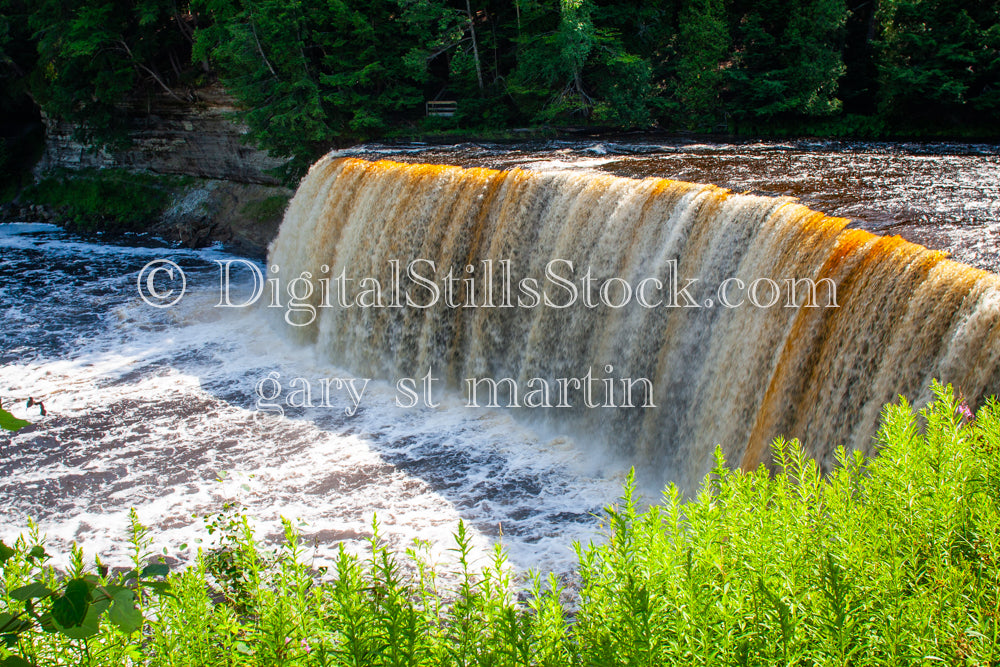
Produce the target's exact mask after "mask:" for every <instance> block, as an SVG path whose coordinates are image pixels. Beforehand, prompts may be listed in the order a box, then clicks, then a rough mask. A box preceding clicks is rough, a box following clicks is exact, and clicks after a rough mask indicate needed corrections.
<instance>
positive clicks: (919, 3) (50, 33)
mask: <svg viewBox="0 0 1000 667" xmlns="http://www.w3.org/2000/svg"><path fill="white" fill-rule="evenodd" d="M216 79H217V80H219V81H221V82H222V83H223V85H225V86H226V87H227V88H228V89H229V91H230V92H231V93H233V94H234V95H235V96H236V98H237V100H238V101H239V102H240V103H241V105H242V107H243V109H244V111H243V120H244V121H245V123H246V124H247V126H248V127H249V129H250V134H251V138H252V139H253V140H255V141H256V142H257V143H258V144H260V145H261V146H263V147H265V148H267V149H269V150H271V151H272V152H274V153H276V154H281V155H293V156H297V157H299V158H300V159H301V160H308V159H310V158H311V157H312V156H313V155H315V154H316V153H317V152H318V151H320V150H322V149H324V148H327V147H329V146H330V145H333V144H336V143H343V142H346V141H351V140H356V139H361V138H369V137H373V136H380V135H384V134H387V133H397V134H398V133H412V132H423V131H428V130H447V129H459V130H462V129H465V130H468V129H474V130H483V129H509V128H516V127H523V126H533V125H534V126H537V125H546V124H548V125H562V126H566V125H573V126H578V125H597V126H602V127H609V128H619V129H631V128H649V127H659V128H662V129H667V130H695V131H712V130H725V131H730V132H737V133H755V134H756V133H768V134H782V133H795V134H801V133H826V134H853V135H860V136H887V135H894V134H895V135H898V134H907V135H938V136H943V135H949V136H955V137H960V136H993V135H995V134H996V129H997V128H998V127H1000V123H998V122H997V121H998V120H1000V1H998V0H972V1H969V2H966V1H963V2H958V1H957V0H875V1H870V2H856V1H855V0H851V1H850V2H848V0H656V1H653V2H638V1H635V0H630V1H620V0H619V1H617V2H609V1H608V0H514V2H499V1H497V0H364V1H363V2H362V1H360V0H327V1H326V2H322V3H316V2H304V1H303V0H0V86H2V98H3V99H2V100H0V104H2V105H3V106H4V107H5V108H9V107H11V106H13V105H15V104H16V102H17V101H18V100H23V99H24V98H25V95H27V96H30V99H32V100H34V102H35V103H37V104H38V105H39V106H40V107H41V108H42V109H43V110H44V111H45V112H46V113H47V114H50V115H52V116H55V117H61V118H66V119H69V120H72V121H75V122H80V121H84V122H85V123H86V124H87V127H88V128H89V131H90V132H91V138H93V139H96V140H97V143H104V144H109V143H114V141H115V140H116V139H120V138H121V133H120V132H119V131H118V130H119V129H120V127H119V126H120V125H121V123H122V121H123V118H125V117H126V111H125V110H126V109H127V107H128V106H129V105H133V106H134V105H136V104H139V105H141V104H142V103H143V100H145V99H146V98H148V96H150V95H153V94H160V95H172V96H175V97H178V98H185V97H190V95H191V91H193V90H197V88H198V87H200V86H203V85H205V84H207V83H211V82H213V81H214V80H216ZM433 100H454V101H457V103H458V113H457V114H456V115H455V116H454V117H450V118H441V117H430V118H428V117H427V116H426V114H425V106H424V103H425V102H426V101H433Z"/></svg>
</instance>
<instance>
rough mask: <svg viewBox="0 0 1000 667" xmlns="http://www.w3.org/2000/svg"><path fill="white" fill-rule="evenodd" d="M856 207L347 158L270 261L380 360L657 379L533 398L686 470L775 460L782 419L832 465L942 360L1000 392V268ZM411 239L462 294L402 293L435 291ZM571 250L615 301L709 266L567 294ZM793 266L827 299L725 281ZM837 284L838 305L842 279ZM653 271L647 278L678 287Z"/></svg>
mask: <svg viewBox="0 0 1000 667" xmlns="http://www.w3.org/2000/svg"><path fill="white" fill-rule="evenodd" d="M847 222H848V221H847V220H845V219H841V218H832V217H828V216H825V215H823V214H821V213H817V212H815V211H812V210H810V209H808V208H806V207H805V206H802V205H800V204H797V203H795V202H794V201H792V200H790V199H787V198H776V197H762V196H753V195H740V194H733V193H731V192H729V191H727V190H723V189H721V188H718V187H715V186H711V185H697V184H692V183H684V182H679V181H670V180H664V179H657V178H648V179H644V180H632V179H626V178H619V177H614V176H605V175H596V174H591V173H568V172H529V171H522V170H512V171H494V170H488V169H464V168H459V167H450V166H438V165H423V164H400V163H395V162H389V161H379V162H368V161H364V160H358V159H346V158H340V159H335V158H332V157H328V158H324V159H322V160H320V161H319V162H318V163H316V164H315V165H314V166H313V168H312V169H311V170H310V172H309V174H308V175H307V176H306V178H305V179H304V180H303V182H302V184H301V185H300V187H299V190H298V192H297V193H296V195H295V197H294V198H293V199H292V201H291V203H290V205H289V208H288V211H287V212H286V214H285V219H284V222H283V224H282V226H281V230H280V232H279V234H278V237H277V238H276V239H275V241H274V243H273V244H272V247H271V251H270V256H269V265H270V267H271V269H270V271H269V274H268V277H271V278H274V277H275V276H277V277H278V278H279V279H280V280H281V281H282V284H288V281H291V280H293V279H294V278H296V277H300V276H304V275H305V274H306V273H307V274H308V276H309V278H310V279H311V280H312V281H313V282H314V283H315V282H317V281H318V280H319V279H321V278H328V279H330V280H329V281H328V282H327V283H326V284H325V286H324V287H322V288H320V287H316V288H315V289H312V290H311V294H308V295H307V296H303V295H305V294H306V292H308V291H309V290H307V289H306V288H305V287H304V286H303V285H300V288H301V289H299V291H297V292H295V294H297V295H299V296H302V297H303V298H299V299H298V300H297V303H299V304H303V303H308V304H310V305H311V306H314V307H316V316H315V319H314V320H313V321H312V322H311V323H309V324H308V325H304V326H294V327H291V326H289V327H286V328H287V329H288V330H289V331H291V332H292V335H294V336H296V337H298V338H299V339H300V340H301V341H302V342H303V343H315V344H316V345H317V346H319V347H320V348H321V349H322V350H324V351H325V352H326V353H327V354H328V355H329V356H330V358H331V359H333V360H335V361H336V362H338V363H341V364H342V365H344V366H345V367H347V368H349V369H351V370H352V371H354V372H356V373H359V374H366V375H368V376H369V377H382V378H386V379H390V380H391V379H395V378H398V377H415V378H419V377H421V376H423V375H424V374H425V373H426V372H427V371H428V369H432V371H433V374H434V376H435V377H438V378H441V379H442V380H443V381H444V382H446V383H447V384H449V385H451V386H452V387H455V388H457V389H459V390H462V389H463V388H464V382H465V380H466V379H468V378H497V379H499V378H513V379H514V380H517V382H518V383H519V384H521V385H522V386H525V384H526V383H529V381H530V380H531V379H532V378H544V379H547V380H550V381H554V379H556V378H580V377H581V376H582V375H583V374H584V373H586V372H587V371H588V370H591V371H592V372H593V373H594V376H595V377H597V376H598V375H599V376H600V377H601V378H605V377H611V376H614V377H615V378H633V379H634V378H648V379H649V380H650V382H651V384H652V386H653V388H654V391H653V397H654V398H653V402H654V403H655V405H656V407H655V408H642V407H617V408H610V407H607V408H605V407H596V408H589V407H587V406H586V405H581V404H580V403H579V402H574V404H573V405H572V407H564V408H558V407H553V408H547V409H542V410H531V409H529V408H524V407H522V408H519V411H520V412H525V413H530V415H531V416H542V417H543V418H545V419H554V420H556V421H557V422H558V423H559V424H561V425H563V426H565V427H567V428H570V429H571V430H573V431H574V432H576V433H580V434H587V435H588V436H592V437H594V438H596V439H599V440H601V441H603V442H605V443H607V444H608V445H609V446H610V447H612V448H613V449H614V451H617V452H621V453H622V455H623V456H625V457H627V458H629V459H630V460H633V461H634V462H635V463H636V465H637V467H642V468H645V469H648V471H649V472H650V473H651V474H652V475H653V476H660V477H661V478H669V479H673V480H676V481H678V483H679V484H681V485H682V486H684V485H689V484H690V483H694V482H696V481H697V480H699V479H700V478H701V476H702V475H703V474H704V473H705V472H706V471H707V470H708V469H709V468H710V466H711V458H712V456H711V455H712V451H713V449H714V446H715V445H716V444H720V445H721V446H722V449H723V452H724V454H725V455H726V458H727V460H729V461H730V462H732V463H737V462H738V463H739V464H741V465H742V466H743V467H754V466H756V465H758V464H759V463H760V462H762V461H767V460H768V458H769V454H768V443H770V442H771V440H772V439H773V438H774V437H775V436H778V435H783V436H786V437H797V438H799V439H800V440H802V441H803V443H804V445H805V447H806V449H807V451H809V452H810V453H811V454H812V455H813V456H814V457H815V458H816V459H817V460H819V461H820V463H821V465H823V467H824V468H828V467H829V466H830V465H831V464H832V459H833V455H834V451H835V448H836V447H837V446H840V445H843V446H845V447H847V448H848V449H851V448H855V449H861V450H864V451H866V452H867V451H870V450H871V446H872V436H873V434H874V431H875V427H876V424H877V421H878V417H879V412H880V409H881V407H882V405H883V404H884V403H886V402H888V401H891V400H893V399H894V398H895V397H896V396H897V395H899V394H903V395H905V396H907V397H908V398H909V399H911V400H912V401H914V402H916V403H922V402H924V401H926V400H928V399H929V391H928V386H929V384H930V381H931V378H940V379H941V380H942V381H944V382H950V383H952V384H954V385H955V387H956V389H957V390H958V391H961V392H962V393H963V395H964V397H965V398H966V399H967V400H968V401H969V403H970V405H973V407H975V405H976V403H977V401H978V400H979V399H980V398H981V397H983V396H985V395H987V394H996V393H1000V277H998V276H997V275H995V274H992V273H987V272H984V271H980V270H978V269H974V268H971V267H968V266H965V265H961V264H958V263H955V262H952V261H950V260H948V259H947V258H946V255H945V254H944V253H941V252H935V251H930V250H928V249H926V248H924V247H922V246H918V245H915V244H912V243H908V242H906V241H903V240H902V239H900V238H899V237H881V236H876V235H873V234H870V233H868V232H865V231H861V230H856V229H849V228H847V227H846V225H847ZM414 260H422V261H423V262H424V263H422V264H419V265H418V266H417V268H418V273H420V274H421V275H425V276H428V277H432V278H434V279H435V280H436V281H437V282H438V283H439V284H440V283H441V282H442V280H443V278H442V277H443V276H445V274H447V272H448V271H449V270H452V272H453V277H454V278H455V279H456V281H458V282H456V283H455V284H454V286H455V288H456V290H455V291H456V295H455V301H456V302H459V304H458V305H457V307H452V306H449V305H448V304H446V303H445V300H444V298H443V296H442V298H441V299H439V301H438V302H436V305H434V306H433V307H427V308H421V307H417V306H407V305H406V304H405V302H404V303H402V304H399V303H392V302H393V298H394V296H393V294H392V293H391V291H392V290H391V288H389V287H387V286H390V285H394V286H396V287H397V288H398V290H401V292H400V293H402V294H404V295H405V294H410V295H412V296H413V297H414V301H415V302H417V303H419V304H420V305H425V304H426V303H429V302H430V300H431V296H432V293H431V290H430V289H428V288H427V287H426V286H424V285H422V284H420V283H419V281H418V280H416V279H414V278H413V277H412V276H409V275H407V267H408V266H409V265H410V263H411V262H413V261H414ZM394 261H395V262H398V264H395V266H394ZM503 261H506V262H507V264H506V267H508V268H507V274H505V273H504V270H503V267H504V265H503V264H501V262H503ZM553 261H556V262H557V264H556V265H553V264H552V263H553ZM431 262H432V263H433V266H434V270H433V272H432V271H431V269H430V266H431V264H430V263H431ZM568 263H572V265H573V271H572V272H571V271H570V270H569V269H568V266H569V264H568ZM488 266H492V269H493V270H492V275H491V273H490V271H487V270H486V267H488ZM553 266H555V267H556V268H557V269H558V273H559V275H562V276H565V277H568V278H570V279H571V280H572V281H574V283H575V284H576V285H577V286H579V285H580V284H581V283H580V279H581V277H582V276H583V275H584V272H587V271H589V276H590V278H591V280H592V281H593V282H592V283H591V285H593V286H594V290H593V294H594V295H597V296H594V299H597V298H598V297H599V296H600V295H599V289H598V288H599V286H601V285H604V284H608V285H609V287H608V288H607V295H606V296H607V297H608V300H609V301H611V302H612V303H617V302H620V301H621V300H623V299H624V295H625V287H624V285H625V284H627V285H628V286H629V288H630V289H633V290H634V289H635V288H636V287H637V286H638V285H640V284H641V283H642V281H643V280H647V279H648V280H650V281H651V280H652V279H655V280H656V281H659V282H660V283H661V284H662V285H664V286H669V285H671V284H672V283H674V282H677V283H678V284H679V286H683V285H685V283H686V281H687V280H689V279H695V282H694V283H692V285H693V287H692V288H691V290H690V292H691V294H696V295H697V296H696V299H695V300H696V301H697V304H698V307H695V306H692V305H691V304H690V303H688V302H687V301H686V300H685V299H676V300H677V301H678V303H677V304H676V307H673V306H672V304H669V302H668V305H664V306H659V307H644V306H642V305H640V304H639V303H637V294H633V295H632V296H633V298H632V299H631V301H630V302H629V303H628V304H627V305H625V306H624V307H621V308H616V307H612V306H608V305H604V304H598V305H596V306H595V307H588V306H587V305H585V304H584V303H583V302H582V292H581V294H580V295H579V296H580V298H579V299H578V300H577V301H576V302H574V303H573V305H572V306H569V307H565V308H560V307H556V306H558V305H563V304H564V303H565V302H567V301H569V292H568V290H567V289H565V288H563V287H560V286H559V285H558V284H553V283H552V282H548V284H547V287H546V282H545V277H546V269H547V267H548V268H550V269H551V268H552V267H553ZM467 267H472V271H469V270H468V268H467ZM304 272H305V273H304ZM432 273H433V276H432V275H431V274H432ZM508 275H509V277H510V279H511V280H505V278H506V277H507V276H508ZM337 276H344V277H346V278H348V279H351V280H353V281H354V282H352V283H350V290H352V298H354V297H356V298H357V299H360V301H353V302H351V305H350V306H349V307H342V306H341V305H340V304H338V302H337V299H338V296H337V294H336V292H337V289H336V288H337V286H338V283H337V282H336V281H335V278H336V277H337ZM524 277H531V278H535V279H537V281H538V284H539V286H541V287H546V291H547V292H548V293H550V294H551V295H552V301H553V305H551V306H547V305H545V303H544V302H542V303H541V304H540V305H538V306H536V307H527V305H522V306H518V305H517V303H516V299H517V297H518V296H524V294H523V293H522V292H519V291H518V290H517V287H516V285H517V283H518V281H519V280H520V279H522V278H524ZM491 278H492V279H491ZM363 279H367V282H363ZM462 279H472V280H474V281H475V283H474V288H473V289H472V290H471V291H468V290H467V289H466V285H465V284H464V283H462V282H460V281H461V280H462ZM789 279H791V280H793V281H800V280H803V279H809V280H812V281H813V282H814V283H815V284H817V285H819V286H820V287H819V288H818V289H817V294H816V300H815V303H816V305H815V306H814V307H807V304H808V299H809V298H810V295H809V293H808V289H806V288H802V289H801V290H800V291H798V292H797V293H796V294H795V297H794V303H793V304H792V305H791V307H788V304H787V299H788V294H786V293H782V294H781V295H780V298H779V300H778V302H777V304H776V305H774V306H772V307H768V308H764V307H757V306H753V305H751V304H749V303H744V305H742V306H737V307H726V306H723V305H721V304H720V303H719V287H720V285H723V284H726V285H728V286H729V288H731V289H728V291H727V292H726V295H725V296H727V300H728V301H730V303H734V302H736V301H738V300H739V299H740V298H743V299H744V300H746V299H747V298H749V295H748V293H747V290H742V291H741V290H739V289H737V286H738V285H739V284H740V283H738V282H735V281H741V283H742V284H743V285H745V286H749V285H750V284H751V283H754V281H757V283H758V285H759V286H761V289H760V290H759V293H758V294H757V301H758V302H759V303H760V302H766V301H767V300H769V296H770V295H769V294H765V292H768V291H769V290H768V289H767V286H768V285H769V284H770V283H768V282H767V281H773V283H774V284H775V285H778V286H782V287H783V286H785V285H787V281H788V280H789ZM726 281H728V282H726ZM376 282H377V284H378V286H380V291H375V290H374V286H375V285H376ZM511 282H513V283H514V285H515V287H514V291H513V294H508V295H507V296H506V297H505V294H504V290H505V289H509V288H510V287H509V286H510V284H511ZM831 284H832V285H834V286H835V288H836V289H835V299H836V303H837V307H832V306H830V305H829V302H828V299H827V290H828V289H829V285H831ZM339 285H340V286H343V285H347V283H340V284H339ZM505 285H506V287H505ZM655 285H656V283H655V282H647V283H646V287H655ZM282 289H284V288H282ZM344 291H345V295H346V289H345V290H344ZM654 291H655V290H653V289H650V290H649V291H648V294H649V295H650V298H652V297H656V298H662V297H663V296H664V295H663V292H664V291H666V292H669V291H670V290H669V289H666V288H665V289H664V290H661V291H660V293H659V294H654ZM362 292H364V294H362ZM470 294H471V295H472V296H471V297H470V296H469V295H470ZM397 296H398V294H397ZM668 296H674V297H677V296H678V295H677V294H673V295H668ZM286 298H287V296H286ZM345 298H347V297H346V296H345ZM404 298H405V297H404ZM505 298H506V299H507V301H508V302H509V301H513V302H514V303H512V304H510V303H507V305H511V307H504V305H501V304H505ZM378 299H381V304H382V307H376V305H377V300H378ZM525 300H526V301H530V299H527V298H525ZM709 300H711V305H709ZM470 301H471V302H472V303H473V304H474V305H473V306H468V305H463V303H469V302H470ZM386 304H388V305H386ZM400 305H401V306H402V307H398V306H400ZM279 312H281V313H282V315H283V316H284V315H288V313H287V311H280V309H279ZM292 315H294V316H295V317H301V318H306V319H308V318H307V314H305V313H293V314H292ZM292 321H294V317H293V318H292ZM304 321H305V319H303V320H302V321H300V322H296V324H302V322H304ZM608 366H610V367H612V368H613V371H610V372H609V371H606V368H607V367H608ZM595 386H597V387H598V388H604V387H606V385H603V384H597V385H595ZM615 386H616V387H617V385H615ZM615 391H617V389H615ZM499 395H500V396H503V397H504V398H505V399H506V397H507V392H506V391H504V392H502V393H500V394H499ZM604 396H605V398H607V397H608V394H604ZM554 400H555V399H554V398H553V401H554ZM594 400H595V401H598V402H599V399H594Z"/></svg>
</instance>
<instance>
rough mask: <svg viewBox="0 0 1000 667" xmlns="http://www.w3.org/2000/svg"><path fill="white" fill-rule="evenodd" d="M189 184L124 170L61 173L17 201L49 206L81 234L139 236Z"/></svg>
mask: <svg viewBox="0 0 1000 667" xmlns="http://www.w3.org/2000/svg"><path fill="white" fill-rule="evenodd" d="M189 180H190V179H184V178H182V177H174V176H156V175H153V174H144V173H140V172H133V171H128V170H125V169H100V170H98V169H85V170H79V171H73V170H68V169H60V170H54V171H52V172H50V173H49V174H47V175H46V176H45V177H44V178H43V179H42V180H40V181H39V182H38V183H36V184H35V185H33V186H30V187H29V188H27V189H26V190H25V192H24V193H23V194H22V199H23V200H24V201H26V202H28V203H32V204H42V205H45V206H48V207H51V208H52V209H54V210H56V211H57V212H58V214H59V215H60V216H61V217H62V219H63V220H64V221H65V222H66V223H67V224H69V225H70V226H72V227H75V228H76V229H78V230H80V231H88V232H92V231H109V232H124V231H141V230H143V229H145V228H147V227H149V226H150V225H151V224H153V223H154V222H156V221H157V220H158V219H159V218H160V216H161V215H162V214H163V212H164V211H165V210H166V208H167V206H169V204H170V200H171V196H172V195H173V194H174V192H175V190H176V189H178V188H180V187H182V186H183V185H184V184H186V182H188V181H189Z"/></svg>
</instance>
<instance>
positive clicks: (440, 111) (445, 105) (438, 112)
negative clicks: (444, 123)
mask: <svg viewBox="0 0 1000 667" xmlns="http://www.w3.org/2000/svg"><path fill="white" fill-rule="evenodd" d="M456 111H458V102H456V101H455V100H434V101H432V102H428V103H427V115H428V116H448V117H451V116H454V115H455V112H456Z"/></svg>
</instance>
